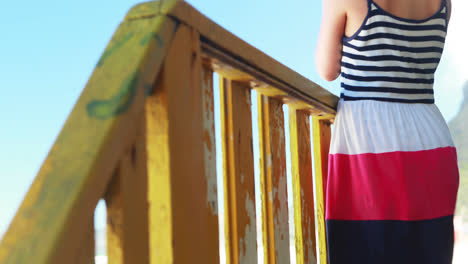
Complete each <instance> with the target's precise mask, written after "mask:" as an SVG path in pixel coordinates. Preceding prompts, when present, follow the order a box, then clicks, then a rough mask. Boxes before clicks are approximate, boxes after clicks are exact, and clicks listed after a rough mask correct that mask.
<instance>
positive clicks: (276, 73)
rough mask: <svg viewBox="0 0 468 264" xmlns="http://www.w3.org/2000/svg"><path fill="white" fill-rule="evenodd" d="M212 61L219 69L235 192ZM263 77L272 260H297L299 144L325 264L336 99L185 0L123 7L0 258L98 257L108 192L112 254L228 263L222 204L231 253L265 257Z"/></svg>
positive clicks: (304, 216) (305, 241)
mask: <svg viewBox="0 0 468 264" xmlns="http://www.w3.org/2000/svg"><path fill="white" fill-rule="evenodd" d="M213 72H216V73H218V74H219V75H220V76H221V77H220V105H221V120H220V122H221V126H222V139H221V141H222V148H223V166H224V186H223V188H224V190H223V191H224V197H225V199H224V201H218V198H217V197H218V196H217V180H216V177H217V175H216V161H215V160H216V155H217V154H216V150H215V133H214V111H215V110H214V106H213ZM252 89H255V90H256V91H257V93H258V108H259V110H258V113H259V118H258V120H259V123H258V127H259V131H260V132H259V142H260V171H261V197H262V202H261V206H262V208H261V211H262V223H263V230H262V236H263V244H264V254H263V255H264V262H265V263H288V262H289V260H290V253H289V225H288V204H287V192H286V190H287V189H286V155H291V168H292V177H293V197H294V199H293V200H294V206H293V207H294V224H295V239H296V241H295V247H296V259H297V263H316V260H317V256H316V253H315V252H316V250H315V248H316V243H318V245H319V246H318V248H319V254H320V263H326V261H327V259H326V239H325V224H324V199H323V197H324V189H323V188H322V187H323V186H324V183H325V175H326V171H327V157H328V147H329V141H330V124H331V120H332V119H333V118H334V114H335V109H336V104H337V102H338V98H337V97H336V96H334V95H333V94H331V93H329V92H328V91H326V90H325V89H323V88H321V87H319V86H318V85H316V84H314V83H313V82H311V81H309V80H307V79H306V78H304V77H302V76H300V75H299V74H297V73H295V72H294V71H292V70H290V69H289V68H287V67H285V66H283V65H281V64H280V63H278V62H276V61H275V60H273V59H272V58H270V57H268V56H267V55H265V54H264V53H262V52H260V51H259V50H257V49H256V48H254V47H252V46H250V45H249V44H247V43H246V42H244V41H242V40H240V39H239V38H237V37H236V36H234V35H232V34H231V33H229V32H228V31H226V30H225V29H223V28H222V27H220V26H218V25H217V24H215V23H214V22H212V21H211V20H209V19H208V18H206V17H205V16H203V15H202V14H200V13H199V12H198V11H197V10H195V9H194V8H192V7H191V6H190V5H189V4H187V3H185V2H183V1H175V0H172V1H159V2H148V3H144V4H140V5H137V6H135V7H134V8H132V9H131V10H130V11H129V13H128V14H127V16H126V17H125V20H124V21H123V22H122V24H121V25H120V27H119V28H118V30H117V31H116V33H115V34H114V36H113V38H112V40H111V41H110V43H109V45H108V47H107V48H106V50H105V52H104V53H103V55H102V57H101V59H100V60H99V62H98V64H97V65H96V68H95V70H94V72H93V74H92V76H91V78H90V79H89V82H88V84H87V85H86V87H85V89H84V91H83V93H82V94H81V96H80V98H79V100H78V102H77V104H76V105H75V107H74V109H73V111H72V113H71V114H70V116H69V118H68V120H67V122H66V123H65V125H64V127H63V129H62V131H61V133H60V135H59V136H58V138H57V140H56V142H55V144H54V146H53V147H52V149H51V150H50V153H49V155H48V157H47V159H46V160H45V162H44V164H43V165H42V168H41V169H40V171H39V173H38V175H37V177H36V179H35V181H34V183H33V184H32V186H31V188H30V190H29V192H28V193H27V195H26V197H25V199H24V201H23V203H22V205H21V207H20V209H19V210H18V212H17V214H16V216H15V218H14V220H13V221H12V223H11V225H10V227H9V229H8V231H7V232H6V234H5V236H4V238H3V240H2V242H1V244H0V263H2V264H13V263H14V264H18V263H25V264H32V263H38V264H49V263H61V264H63V263H76V264H78V263H80V264H81V263H87V264H89V263H94V225H93V215H94V210H95V208H96V205H97V203H98V201H99V200H100V199H102V198H103V199H105V202H106V207H107V245H108V252H107V255H108V263H110V264H114V263H127V264H129V263H130V264H139V263H219V262H220V256H219V230H218V229H219V228H218V202H221V203H224V208H225V210H224V211H225V216H224V219H225V223H224V226H225V230H224V233H225V243H224V244H225V245H226V250H225V252H226V262H227V263H256V262H257V242H256V240H257V234H256V216H255V201H254V197H255V190H254V169H253V167H254V159H253V151H252V120H251V101H250V98H251V97H250V93H251V90H252ZM283 104H287V105H288V106H289V124H285V122H284V119H283V108H282V105H283ZM309 116H312V120H313V124H312V126H313V135H312V138H313V152H314V157H315V158H314V159H315V162H314V163H315V173H312V168H313V166H312V159H311V155H312V153H311V143H312V142H311V135H310V124H309ZM284 129H289V133H290V146H291V153H286V150H285V140H286V139H285V136H284V134H285V133H284ZM312 177H315V180H316V186H318V187H317V188H315V189H314V188H313V186H312ZM314 196H315V198H316V200H317V204H316V205H314ZM315 208H316V209H315ZM289 209H292V208H289ZM316 217H317V220H315V218H316ZM315 222H317V225H318V226H317V229H318V238H316V237H315V229H316V227H315Z"/></svg>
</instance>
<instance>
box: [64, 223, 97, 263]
mask: <svg viewBox="0 0 468 264" xmlns="http://www.w3.org/2000/svg"><path fill="white" fill-rule="evenodd" d="M93 216H94V215H93ZM85 232H86V234H85V236H84V238H83V241H81V243H80V244H79V248H78V250H77V251H76V252H75V256H70V261H69V263H74V264H94V256H95V251H96V247H95V241H94V219H93V218H92V217H91V220H89V221H88V225H87V228H86V230H85Z"/></svg>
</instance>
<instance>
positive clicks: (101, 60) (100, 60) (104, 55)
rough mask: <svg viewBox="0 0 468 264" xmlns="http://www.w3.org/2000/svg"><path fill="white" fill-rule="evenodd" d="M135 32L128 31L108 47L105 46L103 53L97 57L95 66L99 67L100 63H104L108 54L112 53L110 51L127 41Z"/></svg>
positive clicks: (112, 51)
mask: <svg viewBox="0 0 468 264" xmlns="http://www.w3.org/2000/svg"><path fill="white" fill-rule="evenodd" d="M134 34H135V33H134V32H130V33H128V34H127V35H125V36H124V37H123V38H122V39H119V40H117V41H116V42H115V44H114V45H112V46H110V47H109V48H107V49H106V50H105V51H104V53H103V54H102V56H101V58H100V59H99V61H98V63H97V67H101V66H102V64H104V61H105V60H106V59H107V58H108V57H109V56H110V55H112V53H114V52H115V51H116V50H118V49H120V48H121V47H122V46H123V45H124V44H125V43H126V42H127V41H129V40H130V39H131V38H132V37H133V35H134Z"/></svg>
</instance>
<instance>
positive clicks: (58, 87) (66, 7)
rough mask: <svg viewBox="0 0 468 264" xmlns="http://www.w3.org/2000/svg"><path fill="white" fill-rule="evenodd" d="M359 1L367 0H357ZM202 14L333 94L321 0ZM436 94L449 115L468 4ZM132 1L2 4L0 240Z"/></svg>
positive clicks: (232, 5) (450, 40)
mask: <svg viewBox="0 0 468 264" xmlns="http://www.w3.org/2000/svg"><path fill="white" fill-rule="evenodd" d="M363 1H365V0H363ZM188 2H189V3H191V4H192V5H193V6H194V7H195V8H197V9H198V10H199V11H201V12H202V13H203V14H205V15H206V16H208V17H209V18H211V19H212V20H214V21H215V22H217V23H218V24H220V25H221V26H223V27H224V28H226V29H227V30H229V31H231V32H232V33H234V34H235V35H237V36H239V37H240V38H242V39H243V40H245V41H247V42H248V43H250V44H252V45H253V46H255V47H257V48H258V49H260V50H261V51H263V52H265V53H266V54H268V55H269V56H271V57H273V58H275V59H276V60H278V61H279V62H281V63H283V64H285V65H286V66H288V67H290V68H291V69H293V70H295V71H297V72H298V73H300V74H301V75H304V76H305V77H307V78H309V79H311V80H312V81H314V82H316V83H318V84H319V85H321V86H322V87H324V88H326V89H328V90H330V91H331V92H333V93H334V94H338V92H339V83H338V81H335V82H332V83H328V82H326V81H323V80H321V79H320V78H319V76H318V75H317V72H316V69H315V64H314V50H315V46H316V41H317V35H318V30H319V25H320V18H321V15H320V11H321V1H319V0H307V1H306V0H288V1H286V0H283V1H278V0H237V1H225V0H218V1H213V0H198V1H195V0H192V1H188ZM452 2H453V6H454V8H453V14H452V20H451V22H450V27H449V33H448V37H447V42H446V49H445V51H444V55H443V57H442V61H441V64H440V65H439V69H438V71H437V74H436V84H435V94H436V104H437V105H438V106H439V108H440V110H441V112H442V114H443V115H444V117H445V118H446V120H450V119H451V118H453V117H454V115H455V114H456V113H457V110H458V108H459V105H460V103H461V100H462V91H461V87H462V84H463V83H464V82H465V81H466V80H468V67H467V64H466V62H467V61H468V52H467V51H466V43H468V35H467V34H466V33H465V32H466V26H467V25H468V16H466V15H464V14H466V12H468V1H466V0H452ZM136 3H139V1H128V0H127V1H124V0H112V1H110V0H100V1H91V0H82V1H52V0H42V1H32V0H25V1H2V7H1V8H0V32H2V38H1V41H0V124H1V127H0V237H1V234H2V233H3V232H4V231H5V230H6V228H7V226H8V224H9V222H10V221H11V219H12V217H13V216H14V213H15V212H16V210H17V208H18V206H19V205H20V203H21V201H22V198H23V197H24V195H25V193H26V192H27V190H28V188H29V186H30V184H31V183H32V180H33V179H34V177H35V175H36V174H37V172H38V170H39V168H40V166H41V164H42V162H43V161H44V159H45V157H46V156H47V153H48V151H49V149H50V148H51V146H52V144H53V142H54V140H55V138H56V137H57V135H58V133H59V132H60V129H61V127H62V126H63V123H64V122H65V120H66V118H67V116H68V114H69V113H70V111H71V110H72V108H73V105H74V104H75V102H76V100H77V99H78V96H79V95H80V92H81V91H82V89H83V88H84V86H85V85H86V82H87V80H88V79H89V77H90V75H91V73H92V71H93V69H94V66H95V65H96V62H97V61H98V59H99V57H100V55H101V54H102V52H103V51H104V49H105V47H106V45H107V43H108V41H109V40H110V38H111V36H112V34H113V33H114V31H115V30H116V28H117V26H118V25H119V23H120V22H121V21H122V19H123V17H124V16H125V14H126V12H127V11H128V10H129V9H130V8H131V6H133V5H134V4H136Z"/></svg>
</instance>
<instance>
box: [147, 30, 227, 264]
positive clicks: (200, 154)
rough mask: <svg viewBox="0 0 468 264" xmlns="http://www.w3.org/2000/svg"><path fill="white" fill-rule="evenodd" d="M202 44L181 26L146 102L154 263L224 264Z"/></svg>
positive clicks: (194, 34)
mask: <svg viewBox="0 0 468 264" xmlns="http://www.w3.org/2000/svg"><path fill="white" fill-rule="evenodd" d="M198 39H199V36H198V34H197V33H196V32H194V31H192V30H191V29H190V28H188V27H187V26H185V25H180V26H179V28H178V30H177V32H176V34H175V37H174V40H173V42H172V45H171V47H170V49H169V52H168V54H167V59H166V61H165V64H164V68H163V71H162V74H161V76H160V78H158V79H159V82H158V83H157V84H156V87H155V93H154V94H153V95H151V96H150V97H149V98H148V99H147V104H146V120H147V133H146V135H147V153H148V174H149V206H150V252H151V253H150V254H151V258H150V259H151V263H192V262H193V261H194V260H203V263H219V251H218V250H216V245H217V244H218V243H219V238H218V222H217V217H218V215H217V208H216V207H217V206H216V204H214V203H213V201H214V200H216V193H215V192H214V190H213V178H212V177H213V175H215V172H214V171H213V170H214V169H215V166H213V165H212V162H214V161H213V157H215V153H214V152H213V151H214V145H212V146H211V148H208V147H207V144H208V145H209V144H211V143H212V142H213V141H212V140H213V139H212V138H211V135H214V131H213V127H212V126H211V125H210V124H213V120H205V119H210V118H212V115H210V114H206V113H204V112H203V111H204V110H206V109H207V108H204V106H203V104H204V103H205V104H206V103H208V101H209V100H210V98H208V97H206V98H205V99H204V98H203V97H204V96H206V90H204V89H203V81H202V76H203V75H202V62H201V56H200V50H199V44H197V41H199V40H198ZM205 84H206V79H205ZM204 92H205V93H204ZM207 134H208V139H206V137H207ZM205 159H209V160H208V161H206V160H205ZM208 170H209V171H208ZM207 177H208V178H207ZM213 193H214V194H213Z"/></svg>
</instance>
